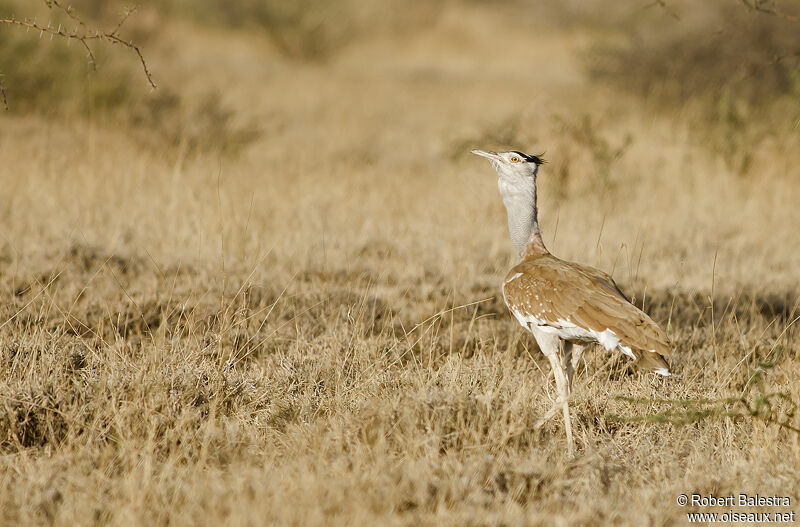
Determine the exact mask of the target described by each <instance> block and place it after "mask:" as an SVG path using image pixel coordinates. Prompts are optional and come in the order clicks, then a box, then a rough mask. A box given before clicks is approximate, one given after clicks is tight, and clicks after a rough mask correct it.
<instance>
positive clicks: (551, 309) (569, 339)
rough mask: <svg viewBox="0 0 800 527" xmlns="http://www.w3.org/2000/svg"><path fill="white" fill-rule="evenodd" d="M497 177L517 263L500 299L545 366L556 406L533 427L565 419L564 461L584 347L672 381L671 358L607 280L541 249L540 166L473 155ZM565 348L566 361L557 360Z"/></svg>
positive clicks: (526, 159) (525, 159) (516, 155)
mask: <svg viewBox="0 0 800 527" xmlns="http://www.w3.org/2000/svg"><path fill="white" fill-rule="evenodd" d="M472 153H473V154H477V155H479V156H483V157H485V158H486V159H488V160H489V161H490V162H491V163H492V166H493V167H494V168H495V170H496V171H497V175H498V178H497V186H498V187H499V188H500V197H502V198H503V204H504V205H505V207H506V212H507V213H508V231H509V233H510V234H511V242H512V243H513V244H514V247H515V248H516V249H517V251H518V252H519V258H520V261H519V263H518V264H517V265H516V266H514V267H513V268H512V269H511V271H509V272H508V275H506V278H505V281H504V283H503V298H504V299H505V302H506V305H507V306H508V309H509V310H510V311H511V313H513V314H514V316H515V317H516V319H517V320H518V321H519V323H520V324H521V325H522V326H523V327H524V328H525V329H527V330H528V331H530V332H531V333H533V336H534V338H535V339H536V342H537V344H538V345H539V348H540V349H541V350H542V352H543V353H544V354H545V356H546V357H547V359H548V360H549V361H550V366H551V368H552V370H553V375H554V376H555V380H556V387H557V390H558V399H557V401H556V403H555V404H554V405H553V408H552V409H551V410H550V411H549V412H548V413H547V414H546V415H545V417H543V418H542V419H541V420H540V421H539V423H538V425H541V424H542V423H543V422H544V421H546V420H547V419H549V418H550V417H551V416H552V415H553V414H554V413H555V412H557V411H558V409H559V407H560V408H561V410H562V411H563V414H564V427H565V428H566V433H567V445H568V450H569V454H570V455H572V452H573V448H574V442H573V439H572V425H571V423H570V416H569V403H568V396H569V391H570V390H571V388H572V375H573V372H574V370H575V367H576V366H577V365H578V363H579V361H580V359H581V355H582V354H583V349H584V346H585V345H586V344H589V343H592V342H597V343H599V344H600V345H601V346H603V347H604V348H605V349H606V350H608V351H613V350H619V351H621V352H622V353H624V354H625V355H627V356H629V357H630V358H632V359H634V360H635V361H636V363H637V364H638V365H639V366H640V367H642V368H645V369H650V370H654V371H655V372H656V373H659V374H661V375H664V376H668V375H669V366H668V365H667V362H666V361H665V360H664V357H663V356H662V355H667V354H669V351H670V347H669V343H668V340H667V336H666V334H665V333H664V332H663V331H662V330H661V328H660V327H658V325H657V324H656V323H655V322H653V320H652V319H651V318H650V317H648V316H647V315H646V314H645V313H644V312H643V311H641V310H640V309H638V308H637V307H636V306H634V305H633V304H631V303H630V301H628V299H627V298H626V297H625V295H624V294H623V293H622V291H620V289H619V287H618V286H617V284H616V283H614V280H613V279H612V278H611V276H609V275H608V274H606V273H604V272H602V271H599V270H597V269H594V268H592V267H587V266H584V265H580V264H577V263H573V262H567V261H564V260H560V259H559V258H556V257H555V256H553V255H552V254H550V252H549V251H548V250H547V248H546V247H545V246H544V242H543V241H542V233H541V230H540V229H539V222H538V220H537V208H536V175H537V173H538V171H539V165H541V164H542V162H543V161H542V159H541V158H540V157H538V156H532V155H528V154H523V153H522V152H517V151H511V152H499V153H498V152H491V151H488V150H473V151H472ZM559 340H563V341H564V354H563V356H562V355H561V354H560V353H559Z"/></svg>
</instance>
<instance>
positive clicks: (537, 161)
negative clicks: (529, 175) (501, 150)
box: [512, 150, 547, 165]
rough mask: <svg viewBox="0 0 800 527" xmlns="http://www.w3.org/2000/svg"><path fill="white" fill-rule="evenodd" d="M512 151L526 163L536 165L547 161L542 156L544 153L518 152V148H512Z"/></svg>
mask: <svg viewBox="0 0 800 527" xmlns="http://www.w3.org/2000/svg"><path fill="white" fill-rule="evenodd" d="M512 152H514V153H515V154H517V155H518V156H519V157H521V158H522V159H524V160H525V161H527V162H528V163H534V164H536V165H543V164H545V163H547V161H545V160H544V158H543V157H542V156H543V155H544V153H541V154H539V155H538V156H532V155H530V154H526V153H524V152H520V151H519V150H512Z"/></svg>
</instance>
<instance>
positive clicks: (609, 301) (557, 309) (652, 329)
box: [504, 254, 670, 368]
mask: <svg viewBox="0 0 800 527" xmlns="http://www.w3.org/2000/svg"><path fill="white" fill-rule="evenodd" d="M516 275H519V276H516ZM514 276H516V278H514V279H511V278H512V277H514ZM509 279H510V280H509ZM504 294H505V296H506V300H507V302H508V303H509V307H511V308H512V310H513V309H515V307H516V309H522V310H523V311H524V312H526V313H530V314H531V315H533V316H535V317H536V318H538V319H539V320H543V321H547V322H550V323H552V324H553V325H558V323H559V320H563V321H569V322H571V323H572V324H575V325H576V326H579V327H582V328H586V329H590V330H593V331H596V332H598V333H602V332H603V331H605V330H611V331H613V332H614V334H615V335H616V336H617V337H618V338H619V339H620V344H622V345H624V346H627V347H629V348H631V350H632V351H634V353H635V355H636V356H637V359H638V361H639V362H640V365H641V366H643V367H646V368H665V367H667V365H666V362H665V361H664V359H663V358H662V357H661V356H660V355H659V354H669V351H670V347H669V343H668V339H667V336H666V334H665V333H664V332H663V331H662V330H661V328H660V327H658V325H657V324H656V323H655V322H653V320H652V319H651V318H650V317H649V316H647V314H645V313H644V312H643V311H641V310H640V309H639V308H637V307H636V306H634V305H633V304H631V303H630V302H629V301H628V300H627V299H626V298H625V296H624V295H622V293H621V292H620V291H619V288H618V287H616V284H615V283H614V281H613V279H611V277H610V276H608V275H607V274H605V273H602V272H601V271H598V270H596V269H592V268H587V267H584V266H581V265H576V264H572V263H570V262H565V261H563V260H559V259H558V258H556V257H554V256H552V255H549V254H547V255H543V256H540V257H538V258H532V259H530V260H526V261H523V262H521V263H520V264H519V265H517V266H516V267H514V268H513V269H512V270H511V272H510V273H509V275H508V278H507V283H506V284H505V286H504ZM512 304H513V305H512ZM651 350H653V351H654V352H655V353H642V352H650V351H651ZM636 351H638V353H636Z"/></svg>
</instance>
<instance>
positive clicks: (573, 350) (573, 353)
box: [564, 340, 586, 393]
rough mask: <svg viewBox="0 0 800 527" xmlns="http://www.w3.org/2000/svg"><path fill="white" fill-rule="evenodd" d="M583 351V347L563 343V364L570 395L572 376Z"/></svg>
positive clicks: (566, 342) (567, 342)
mask: <svg viewBox="0 0 800 527" xmlns="http://www.w3.org/2000/svg"><path fill="white" fill-rule="evenodd" d="M585 349H586V346H585V345H581V344H573V343H572V342H569V341H566V340H565V341H564V364H566V366H567V381H569V391H570V393H572V376H573V375H574V374H575V370H577V369H578V364H580V362H581V358H583V352H584V350H585Z"/></svg>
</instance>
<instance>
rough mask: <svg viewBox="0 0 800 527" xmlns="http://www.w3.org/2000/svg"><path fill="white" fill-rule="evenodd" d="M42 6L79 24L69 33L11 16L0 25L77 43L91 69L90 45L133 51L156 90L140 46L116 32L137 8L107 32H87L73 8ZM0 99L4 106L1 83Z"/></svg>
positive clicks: (52, 0)
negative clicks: (85, 55) (95, 43)
mask: <svg viewBox="0 0 800 527" xmlns="http://www.w3.org/2000/svg"><path fill="white" fill-rule="evenodd" d="M44 3H45V5H47V7H48V8H50V9H53V8H55V9H58V10H60V11H62V12H63V13H64V14H66V16H68V17H69V18H70V19H71V20H74V21H75V22H76V23H77V24H78V25H77V27H75V29H73V30H72V31H69V30H67V29H65V28H64V27H63V26H62V25H61V24H59V25H58V27H53V26H52V24H50V23H48V24H47V25H43V24H41V23H39V22H37V21H36V19H35V18H34V19H30V18H24V19H21V20H20V19H17V18H15V17H14V16H12V17H11V18H0V24H6V25H11V26H18V27H24V28H27V29H28V30H31V29H33V30H36V31H39V37H41V36H42V35H45V34H47V35H50V38H51V39H52V38H53V37H61V38H65V39H67V42H69V41H71V40H73V39H74V40H77V41H78V42H80V43H81V45H82V46H83V47H84V49H85V50H86V53H87V56H88V58H89V64H90V65H91V66H92V68H93V69H94V68H96V67H97V61H96V60H95V55H94V52H93V51H92V48H91V46H90V45H89V44H90V43H91V42H93V41H105V42H108V43H110V44H118V45H120V46H123V47H125V48H128V49H129V50H131V51H133V52H134V53H135V54H136V56H137V57H138V58H139V63H140V64H141V65H142V69H143V70H144V75H145V77H147V82H148V84H150V86H152V87H153V88H157V85H156V83H155V81H154V80H153V76H152V74H151V73H150V68H148V66H147V61H146V60H145V58H144V55H143V54H142V51H141V49H139V46H137V45H135V44H134V43H133V42H131V41H126V40H123V39H122V38H120V37H119V31H120V29H121V28H122V25H123V24H124V23H125V22H126V21H127V20H128V17H130V16H131V15H132V14H133V13H134V12H135V11H136V9H135V8H133V9H127V10H126V11H125V14H124V15H123V16H122V18H121V19H120V21H119V22H118V23H117V25H116V26H115V27H114V28H113V29H112V30H110V31H105V32H103V31H100V30H97V29H94V30H92V29H89V28H88V26H87V25H86V24H85V23H84V22H83V20H81V18H80V17H79V16H78V15H76V14H75V12H74V10H73V9H72V6H65V5H63V4H62V3H61V1H60V0H44ZM0 98H2V100H3V104H5V99H6V97H5V88H4V86H3V85H2V84H0Z"/></svg>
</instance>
